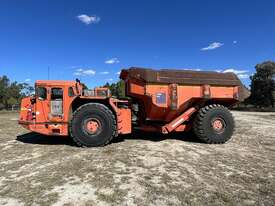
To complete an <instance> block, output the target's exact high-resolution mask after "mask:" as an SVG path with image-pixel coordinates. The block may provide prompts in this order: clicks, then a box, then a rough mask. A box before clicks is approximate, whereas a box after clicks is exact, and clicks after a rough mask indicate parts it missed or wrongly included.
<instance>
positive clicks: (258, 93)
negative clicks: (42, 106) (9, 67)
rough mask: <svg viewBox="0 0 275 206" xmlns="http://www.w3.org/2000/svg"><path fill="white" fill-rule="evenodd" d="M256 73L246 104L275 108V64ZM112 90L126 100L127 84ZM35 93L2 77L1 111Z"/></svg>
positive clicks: (114, 85)
mask: <svg viewBox="0 0 275 206" xmlns="http://www.w3.org/2000/svg"><path fill="white" fill-rule="evenodd" d="M255 69H256V72H255V73H254V74H253V75H251V76H250V80H251V84H250V91H251V95H250V97H249V98H248V99H246V100H245V104H251V105H254V106H255V107H275V62H273V61H266V62H263V63H261V64H257V65H256V66H255ZM103 86H104V87H108V88H109V89H110V90H111V93H112V95H113V96H115V97H117V98H125V84H124V82H123V81H122V80H120V81H118V82H116V83H112V84H110V83H108V82H107V83H106V84H105V85H103ZM33 92H34V87H33V86H31V85H29V84H27V83H18V82H16V81H14V82H12V81H10V79H9V78H8V77H7V76H5V75H4V76H0V110H1V109H8V108H10V107H11V106H13V105H17V104H20V101H21V99H22V98H23V97H25V96H29V95H30V94H32V93H33Z"/></svg>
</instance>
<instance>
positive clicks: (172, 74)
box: [120, 67, 242, 86]
mask: <svg viewBox="0 0 275 206" xmlns="http://www.w3.org/2000/svg"><path fill="white" fill-rule="evenodd" d="M120 78H121V79H123V80H126V79H136V80H140V81H143V82H145V83H163V84H173V83H176V84H188V85H202V84H208V85H217V86H219V85H220V86H239V85H242V83H241V82H240V80H239V78H238V77H237V75H236V74H234V73H232V72H230V73H219V72H211V71H191V70H172V69H171V70H170V69H162V70H153V69H146V68H138V67H131V68H129V69H123V70H122V71H121V74H120Z"/></svg>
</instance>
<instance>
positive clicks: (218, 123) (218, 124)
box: [212, 118, 225, 133]
mask: <svg viewBox="0 0 275 206" xmlns="http://www.w3.org/2000/svg"><path fill="white" fill-rule="evenodd" d="M212 128H213V129H214V130H215V131H216V132H218V133H220V132H223V130H224V128H225V122H224V120H223V119H221V118H216V119H214V120H213V121H212Z"/></svg>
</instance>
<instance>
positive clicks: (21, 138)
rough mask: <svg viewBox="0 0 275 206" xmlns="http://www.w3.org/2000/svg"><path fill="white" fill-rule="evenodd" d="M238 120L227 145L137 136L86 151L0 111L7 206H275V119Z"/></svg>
mask: <svg viewBox="0 0 275 206" xmlns="http://www.w3.org/2000/svg"><path fill="white" fill-rule="evenodd" d="M233 114H234V117H235V120H236V131H235V134H234V136H233V138H232V139H231V140H230V141H229V142H228V143H226V144H223V145H207V144H203V143H201V142H199V141H197V140H196V139H195V138H194V137H193V135H192V134H185V135H182V134H181V135H173V136H169V138H168V139H166V138H164V137H163V136H158V135H152V134H143V135H141V134H139V135H137V134H135V135H134V136H126V137H120V138H117V139H116V140H114V141H113V142H112V143H111V144H109V145H107V146H106V147H101V148H78V147H76V146H74V145H73V143H72V142H71V141H70V140H69V139H66V138H60V137H47V136H43V135H39V134H35V133H28V131H26V130H24V129H23V128H21V127H20V126H19V125H17V121H16V120H17V117H18V114H16V113H0V152H1V153H0V166H1V167H0V205H16V206H17V205H275V113H252V112H249V113H248V112H233Z"/></svg>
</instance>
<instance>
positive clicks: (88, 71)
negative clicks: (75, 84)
mask: <svg viewBox="0 0 275 206" xmlns="http://www.w3.org/2000/svg"><path fill="white" fill-rule="evenodd" d="M95 74H96V71H95V70H92V69H77V70H76V71H75V72H74V75H76V76H94V75H95Z"/></svg>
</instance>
